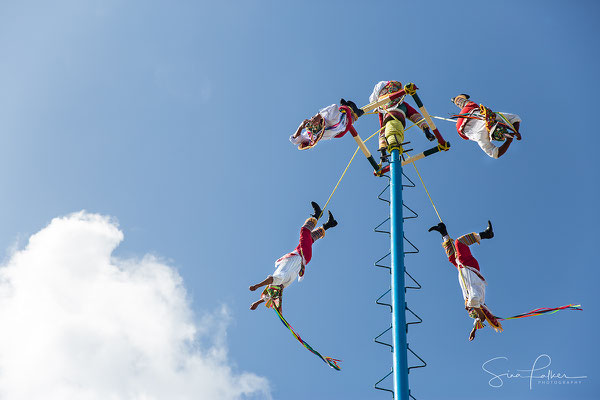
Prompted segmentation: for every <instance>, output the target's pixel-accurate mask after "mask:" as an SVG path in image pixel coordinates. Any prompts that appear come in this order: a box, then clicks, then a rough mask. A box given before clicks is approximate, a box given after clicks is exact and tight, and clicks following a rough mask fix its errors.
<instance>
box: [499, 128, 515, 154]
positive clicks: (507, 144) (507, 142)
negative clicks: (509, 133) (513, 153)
mask: <svg viewBox="0 0 600 400" xmlns="http://www.w3.org/2000/svg"><path fill="white" fill-rule="evenodd" d="M515 129H516V127H515ZM512 141H513V140H512V138H510V137H507V138H506V140H505V141H504V144H503V145H502V146H500V147H499V148H498V158H500V157H501V156H502V155H503V154H504V153H506V150H508V148H509V147H510V144H511V143H512Z"/></svg>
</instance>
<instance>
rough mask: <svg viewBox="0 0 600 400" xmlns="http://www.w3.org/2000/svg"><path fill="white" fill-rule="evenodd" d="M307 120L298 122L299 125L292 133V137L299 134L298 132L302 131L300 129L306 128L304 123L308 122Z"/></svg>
mask: <svg viewBox="0 0 600 400" xmlns="http://www.w3.org/2000/svg"><path fill="white" fill-rule="evenodd" d="M309 121H310V120H308V119H305V120H304V121H302V123H300V125H299V126H298V129H296V133H294V135H293V136H292V137H293V138H297V137H298V136H300V133H302V129H304V128H306V124H308V122H309Z"/></svg>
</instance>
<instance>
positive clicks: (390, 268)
mask: <svg viewBox="0 0 600 400" xmlns="http://www.w3.org/2000/svg"><path fill="white" fill-rule="evenodd" d="M391 254H392V253H391V252H389V253H387V254H386V255H385V256H383V257H381V258H380V259H379V260H377V261H375V266H376V267H379V268H387V269H389V270H390V274H391V273H392V267H390V266H389V265H383V264H379V262H380V261H382V260H383V259H384V258H386V257H389V256H390V255H391Z"/></svg>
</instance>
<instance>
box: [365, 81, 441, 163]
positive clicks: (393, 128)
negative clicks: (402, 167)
mask: <svg viewBox="0 0 600 400" xmlns="http://www.w3.org/2000/svg"><path fill="white" fill-rule="evenodd" d="M402 88H403V87H402V83H400V82H398V81H381V82H379V83H377V84H376V85H375V87H374V88H373V93H371V96H370V97H369V102H370V103H373V102H375V101H377V100H379V98H381V97H383V96H385V95H387V94H390V93H395V92H397V91H399V90H401V89H402ZM377 111H378V112H379V123H380V126H381V127H385V129H383V130H381V131H380V132H379V151H380V152H381V153H382V161H383V158H384V156H385V150H386V149H387V147H388V141H387V139H386V137H391V136H395V135H399V136H400V137H404V128H405V126H406V118H408V119H409V120H410V121H412V122H413V123H414V124H415V125H417V126H418V127H419V128H421V129H422V130H423V132H424V133H425V135H426V136H427V139H428V140H435V136H434V135H433V134H432V133H431V132H430V131H429V125H427V122H425V118H423V116H422V115H421V114H419V112H418V111H417V110H415V109H414V108H413V107H411V106H410V105H409V104H407V103H406V102H405V101H404V96H402V97H399V98H397V99H394V100H391V101H389V102H388V103H386V104H385V105H383V106H381V107H379V108H377Z"/></svg>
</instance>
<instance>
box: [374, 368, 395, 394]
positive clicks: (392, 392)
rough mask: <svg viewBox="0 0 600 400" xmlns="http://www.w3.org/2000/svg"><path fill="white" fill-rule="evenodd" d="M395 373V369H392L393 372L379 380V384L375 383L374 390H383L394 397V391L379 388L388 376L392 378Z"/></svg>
mask: <svg viewBox="0 0 600 400" xmlns="http://www.w3.org/2000/svg"><path fill="white" fill-rule="evenodd" d="M393 372H394V369H393V368H392V370H391V371H390V373H389V374H387V375H386V376H384V377H383V378H381V379H380V380H378V381H377V383H375V386H374V388H375V389H377V390H383V391H385V392H390V393H391V394H392V396H394V391H393V390H391V389H386V388H383V387H379V386H377V385H379V384H380V383H381V382H383V381H384V380H385V379H386V378H387V377H388V376H390V375H391V374H392V373H393Z"/></svg>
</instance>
